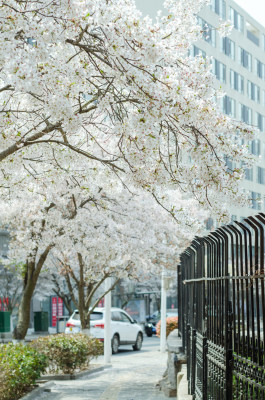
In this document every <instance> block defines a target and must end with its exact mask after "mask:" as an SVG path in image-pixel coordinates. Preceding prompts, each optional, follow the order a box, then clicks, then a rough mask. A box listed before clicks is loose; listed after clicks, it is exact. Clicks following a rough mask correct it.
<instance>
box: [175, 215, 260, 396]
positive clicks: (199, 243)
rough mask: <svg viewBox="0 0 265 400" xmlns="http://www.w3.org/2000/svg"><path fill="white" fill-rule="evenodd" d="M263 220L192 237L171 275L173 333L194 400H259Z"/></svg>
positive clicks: (249, 220) (240, 223) (257, 217)
mask: <svg viewBox="0 0 265 400" xmlns="http://www.w3.org/2000/svg"><path fill="white" fill-rule="evenodd" d="M264 227H265V214H263V213H260V214H258V215H256V216H255V217H248V218H246V219H245V220H244V222H235V223H234V224H233V225H228V226H223V227H221V228H219V229H217V230H216V231H215V232H212V233H210V234H209V235H208V236H206V237H203V238H199V237H197V238H195V239H194V240H193V242H192V243H191V246H190V247H189V248H187V249H186V250H185V251H184V252H183V253H182V255H181V262H180V265H179V268H178V302H179V332H180V335H181V337H182V341H183V349H184V351H185V352H186V355H187V363H188V382H189V393H190V394H192V395H194V398H195V399H196V400H206V399H207V400H219V399H222V400H232V399H242V400H248V399H249V400H265V369H264V364H265V356H264V329H265V298H264V277H265V275H264Z"/></svg>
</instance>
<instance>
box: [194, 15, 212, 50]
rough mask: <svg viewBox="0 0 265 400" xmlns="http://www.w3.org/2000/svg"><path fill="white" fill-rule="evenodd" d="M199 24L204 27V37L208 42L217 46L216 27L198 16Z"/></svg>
mask: <svg viewBox="0 0 265 400" xmlns="http://www.w3.org/2000/svg"><path fill="white" fill-rule="evenodd" d="M198 24H199V25H200V26H201V27H202V37H203V39H204V40H205V41H206V42H207V43H209V44H211V45H212V46H214V47H215V45H216V29H215V28H214V27H213V26H212V25H210V24H208V22H206V21H205V20H204V19H202V18H200V17H198Z"/></svg>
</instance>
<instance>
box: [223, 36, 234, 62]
mask: <svg viewBox="0 0 265 400" xmlns="http://www.w3.org/2000/svg"><path fill="white" fill-rule="evenodd" d="M221 49H222V52H223V53H224V54H226V55H227V56H228V57H230V58H232V60H234V59H235V42H233V40H231V39H229V38H227V37H224V38H221Z"/></svg>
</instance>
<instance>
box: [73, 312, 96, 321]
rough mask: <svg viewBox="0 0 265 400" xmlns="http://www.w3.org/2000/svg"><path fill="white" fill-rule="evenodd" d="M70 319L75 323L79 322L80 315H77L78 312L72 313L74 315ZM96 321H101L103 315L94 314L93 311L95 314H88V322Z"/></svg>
mask: <svg viewBox="0 0 265 400" xmlns="http://www.w3.org/2000/svg"><path fill="white" fill-rule="evenodd" d="M72 319H75V320H77V321H79V320H80V315H79V312H78V311H76V312H75V313H74V315H73V316H72ZM98 319H103V313H102V312H96V311H95V312H92V313H91V314H90V321H97V320H98Z"/></svg>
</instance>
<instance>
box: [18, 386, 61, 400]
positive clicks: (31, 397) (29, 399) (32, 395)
mask: <svg viewBox="0 0 265 400" xmlns="http://www.w3.org/2000/svg"><path fill="white" fill-rule="evenodd" d="M52 385H53V383H52V382H46V383H44V384H41V386H39V387H37V388H35V389H33V390H32V391H31V392H29V393H27V394H26V395H25V396H23V397H21V399H20V400H36V398H38V396H39V395H40V394H41V393H42V392H50V390H51V389H50V388H51V387H52Z"/></svg>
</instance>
